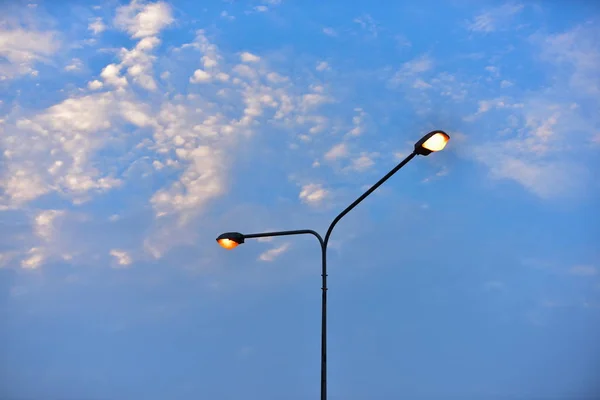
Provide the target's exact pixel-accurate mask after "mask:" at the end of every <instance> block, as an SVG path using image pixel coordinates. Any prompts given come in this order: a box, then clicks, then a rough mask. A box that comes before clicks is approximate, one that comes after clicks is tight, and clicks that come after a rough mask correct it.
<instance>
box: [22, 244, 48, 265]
mask: <svg viewBox="0 0 600 400" xmlns="http://www.w3.org/2000/svg"><path fill="white" fill-rule="evenodd" d="M27 255H28V257H27V258H25V259H24V260H22V261H21V267H22V268H25V269H37V268H39V267H40V266H41V265H42V264H43V263H44V260H45V259H46V257H45V255H44V252H43V250H42V249H41V248H39V247H32V248H31V249H30V250H29V251H28V252H27Z"/></svg>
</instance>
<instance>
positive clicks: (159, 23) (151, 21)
mask: <svg viewBox="0 0 600 400" xmlns="http://www.w3.org/2000/svg"><path fill="white" fill-rule="evenodd" d="M173 21H174V19H173V16H172V13H171V7H170V6H169V5H168V4H167V3H165V2H162V1H159V2H156V3H150V4H142V3H139V2H137V1H136V0H132V2H131V3H130V4H129V5H126V6H121V7H119V8H117V13H116V16H115V19H114V23H115V26H117V27H118V28H119V29H122V30H124V31H126V32H127V33H129V34H130V35H131V37H132V38H136V39H137V38H144V37H147V36H156V35H157V34H158V33H159V32H160V31H161V30H163V29H164V28H166V27H167V26H169V25H170V24H172V23H173Z"/></svg>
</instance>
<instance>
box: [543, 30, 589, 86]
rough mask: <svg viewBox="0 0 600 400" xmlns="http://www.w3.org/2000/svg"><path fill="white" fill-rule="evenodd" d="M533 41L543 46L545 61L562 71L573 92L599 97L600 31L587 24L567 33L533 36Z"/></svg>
mask: <svg viewBox="0 0 600 400" xmlns="http://www.w3.org/2000/svg"><path fill="white" fill-rule="evenodd" d="M534 41H535V42H537V43H538V44H539V45H540V46H541V56H542V59H543V60H545V61H548V62H550V63H552V64H554V65H556V66H557V67H559V68H563V71H561V72H562V73H564V74H565V75H567V76H568V80H567V82H568V83H569V85H570V87H571V88H572V89H573V90H579V91H582V92H583V93H586V94H591V95H595V96H597V95H599V94H600V74H598V66H599V65H600V50H599V46H600V29H598V28H597V27H596V26H593V25H590V24H585V25H580V26H577V27H575V28H574V29H572V30H570V31H567V32H564V33H560V34H555V35H548V36H545V37H541V38H540V37H534Z"/></svg>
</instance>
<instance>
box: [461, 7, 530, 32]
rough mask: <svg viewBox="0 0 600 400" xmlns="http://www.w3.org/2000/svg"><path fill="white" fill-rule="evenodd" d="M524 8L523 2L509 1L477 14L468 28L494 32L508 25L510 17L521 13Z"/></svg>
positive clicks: (476, 30) (475, 30)
mask: <svg viewBox="0 0 600 400" xmlns="http://www.w3.org/2000/svg"><path fill="white" fill-rule="evenodd" d="M523 8H524V7H523V5H522V4H510V3H509V4H504V5H502V6H500V7H496V8H493V9H490V10H488V11H485V12H483V13H481V14H479V15H477V16H475V18H474V19H473V21H472V22H471V23H469V25H468V28H469V30H471V31H474V32H484V33H489V32H494V31H496V30H498V29H500V28H502V27H503V26H504V25H506V24H507V23H508V22H509V21H510V19H511V18H512V17H513V16H515V15H516V14H518V13H520V12H521V11H522V10H523Z"/></svg>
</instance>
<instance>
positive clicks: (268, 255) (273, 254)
mask: <svg viewBox="0 0 600 400" xmlns="http://www.w3.org/2000/svg"><path fill="white" fill-rule="evenodd" d="M289 248H290V244H289V243H284V244H282V245H281V246H278V247H275V248H273V249H270V250H267V251H265V252H264V253H262V254H261V255H260V256H259V257H258V259H259V260H261V261H273V260H275V259H276V258H277V257H279V256H280V255H282V254H283V253H285V252H286V251H287V250H288V249H289Z"/></svg>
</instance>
